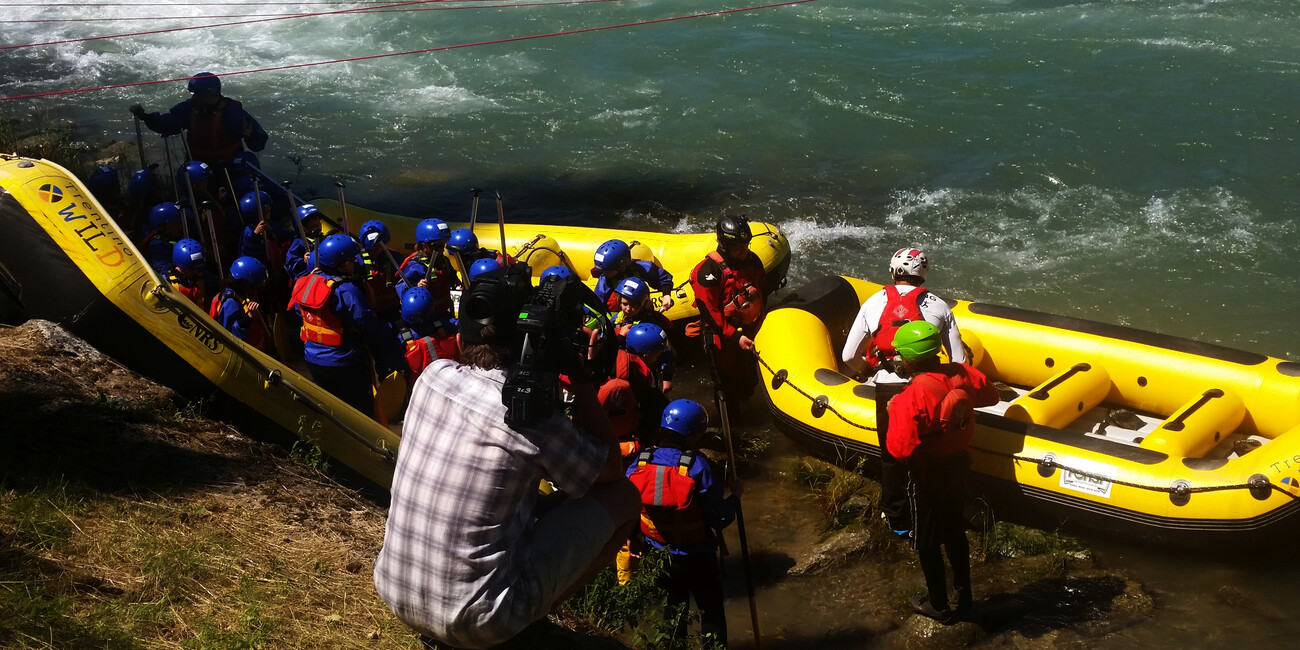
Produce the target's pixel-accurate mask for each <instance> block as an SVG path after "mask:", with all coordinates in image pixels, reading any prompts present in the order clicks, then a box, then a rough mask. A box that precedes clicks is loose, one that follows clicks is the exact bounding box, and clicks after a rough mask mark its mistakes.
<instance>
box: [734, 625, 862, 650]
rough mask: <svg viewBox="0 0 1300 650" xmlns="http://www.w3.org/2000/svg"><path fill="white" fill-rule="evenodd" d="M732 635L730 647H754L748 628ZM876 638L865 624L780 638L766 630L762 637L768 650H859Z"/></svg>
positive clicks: (735, 648)
mask: <svg viewBox="0 0 1300 650" xmlns="http://www.w3.org/2000/svg"><path fill="white" fill-rule="evenodd" d="M730 637H731V638H730V639H728V641H729V644H728V647H729V648H732V649H733V650H737V649H740V648H752V647H754V638H753V637H752V636H750V634H749V630H748V629H744V630H738V631H734V632H730ZM875 640H876V633H875V632H874V631H873V630H871V629H869V628H867V627H863V626H853V627H846V628H841V629H837V630H830V631H828V632H824V633H821V634H799V635H791V634H782V635H781V636H780V637H779V638H773V637H772V636H771V635H770V634H768V633H766V632H764V634H763V639H762V641H763V648H765V649H767V650H809V649H811V648H816V649H817V650H859V649H860V648H865V647H868V646H869V645H871V643H872V642H873V641H875Z"/></svg>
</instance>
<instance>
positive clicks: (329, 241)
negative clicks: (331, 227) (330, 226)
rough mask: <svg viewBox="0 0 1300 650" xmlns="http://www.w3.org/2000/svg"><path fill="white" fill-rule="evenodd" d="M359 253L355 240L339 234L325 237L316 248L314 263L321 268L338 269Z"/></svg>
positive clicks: (359, 249)
mask: <svg viewBox="0 0 1300 650" xmlns="http://www.w3.org/2000/svg"><path fill="white" fill-rule="evenodd" d="M360 253H361V247H360V246H357V242H356V240H355V239H352V238H351V237H349V236H347V235H343V234H339V233H335V234H333V235H330V236H329V237H326V238H325V240H324V241H322V242H321V243H320V246H319V247H317V248H316V261H317V262H319V263H320V265H321V266H326V267H329V268H331V269H338V268H339V267H341V266H343V263H344V262H346V261H348V260H350V259H353V258H355V257H356V256H357V255H358V254H360Z"/></svg>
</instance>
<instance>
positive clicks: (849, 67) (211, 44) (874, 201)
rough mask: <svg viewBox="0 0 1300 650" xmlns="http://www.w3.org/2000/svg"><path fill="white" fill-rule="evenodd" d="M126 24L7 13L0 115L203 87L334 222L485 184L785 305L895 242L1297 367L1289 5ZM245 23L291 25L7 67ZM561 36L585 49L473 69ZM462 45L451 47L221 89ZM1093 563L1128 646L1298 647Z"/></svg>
mask: <svg viewBox="0 0 1300 650" xmlns="http://www.w3.org/2000/svg"><path fill="white" fill-rule="evenodd" d="M131 1H132V2H135V4H128V3H124V2H105V1H100V0H92V1H90V2H84V3H78V4H75V5H74V4H55V3H22V2H17V1H15V0H0V8H3V9H4V10H5V11H4V12H3V15H2V16H0V20H4V21H5V23H4V29H3V31H0V46H5V47H6V49H0V69H2V70H3V72H4V73H3V75H0V97H12V96H18V95H29V94H37V93H47V92H54V91H60V90H70V89H79V88H88V87H98V86H106V85H115V84H131V83H135V82H141V81H149V80H156V79H171V78H176V77H183V76H187V75H189V74H193V73H195V72H199V71H202V70H209V71H212V72H216V73H218V74H225V75H227V76H225V77H224V78H223V82H224V88H223V90H224V91H225V94H227V95H229V96H231V97H234V98H237V99H240V100H241V101H243V102H244V105H245V107H246V108H247V109H248V110H249V111H250V112H251V113H252V114H253V115H255V116H256V117H257V118H258V119H259V120H260V121H261V123H262V124H263V126H264V127H265V128H266V129H267V130H268V131H269V132H270V133H271V141H270V144H269V145H268V147H267V149H266V150H265V151H264V152H262V153H261V159H262V162H263V166H264V167H265V168H267V169H268V171H270V172H272V173H273V174H276V175H278V176H281V177H289V178H296V179H297V185H296V187H299V188H309V189H310V188H315V189H316V190H317V191H318V192H320V193H322V194H328V195H332V193H333V183H334V181H336V180H342V181H345V182H346V183H347V186H348V199H349V202H351V203H354V204H359V205H365V206H367V207H373V208H378V209H382V210H386V211H391V212H398V213H402V214H409V215H412V216H438V217H441V218H444V219H448V220H464V219H466V218H467V217H468V213H469V206H470V196H471V195H470V191H469V190H470V188H472V187H482V188H487V189H489V190H498V191H500V192H501V193H502V195H503V196H504V197H505V199H506V205H507V219H509V220H512V221H519V222H523V221H536V222H556V221H559V222H567V223H576V224H583V225H611V226H612V225H618V226H623V227H640V228H646V229H654V230H680V231H702V230H705V229H707V228H709V227H710V225H711V224H712V222H713V220H714V219H716V217H717V216H718V215H719V214H721V213H723V212H744V213H747V214H748V215H749V216H750V218H751V219H758V220H764V221H772V222H775V223H778V224H780V225H781V227H782V228H783V229H784V230H785V231H786V232H787V233H788V234H789V236H790V239H791V242H792V245H793V249H794V252H793V263H792V265H791V270H790V282H791V284H792V285H794V286H797V285H799V284H802V283H803V282H806V281H808V280H810V279H812V278H815V277H818V276H820V275H822V274H825V273H839V274H845V275H853V276H858V277H868V278H872V279H877V280H879V279H881V278H883V277H884V271H885V267H886V265H887V260H888V257H889V255H890V254H891V253H892V252H893V251H894V250H895V249H897V248H899V247H901V246H905V245H915V246H919V247H921V248H922V249H924V250H925V251H926V252H927V253H928V254H929V256H930V259H931V265H932V272H931V278H930V285H932V289H934V290H935V291H937V292H939V293H940V294H942V295H950V296H955V297H961V298H967V299H974V300H982V301H987V302H995V303H1003V304H1010V305H1015V306H1019V307H1025V308H1029V309H1035V310H1040V311H1048V312H1054V313H1060V314H1066V315H1072V316H1081V317H1086V318H1090V319H1094V320H1101V321H1106V322H1113V323H1119V324H1123V325H1129V326H1134V327H1139V328H1143V329H1150V330H1155V331H1159V332H1163V333H1167V334H1172V335H1177V336H1184V337H1190V338H1194V339H1198V340H1202V341H1207V342H1214V343H1220V344H1224V345H1228V346H1230V347H1237V348H1243V349H1247V350H1251V351H1256V352H1263V353H1267V354H1271V355H1275V356H1280V357H1285V358H1291V359H1300V341H1297V338H1296V337H1295V326H1296V323H1297V322H1298V321H1300V288H1298V287H1300V283H1297V279H1300V260H1298V259H1297V257H1296V255H1295V251H1296V250H1297V249H1298V248H1300V228H1297V226H1296V217H1297V214H1298V213H1300V203H1298V202H1297V200H1296V195H1295V191H1296V187H1297V182H1296V181H1297V171H1296V169H1297V167H1296V165H1295V164H1294V160H1295V158H1296V154H1297V146H1296V137H1297V135H1298V134H1300V129H1298V128H1297V127H1298V126H1300V125H1298V124H1297V122H1298V121H1300V84H1298V83H1297V74H1300V12H1298V11H1297V10H1296V8H1295V5H1294V3H1292V2H1288V1H1286V0H1194V1H1193V0H1188V1H1178V0H1115V1H1109V2H1071V1H1066V0H976V1H969V2H965V1H963V2H957V1H951V0H949V1H938V2H928V1H927V2H921V1H909V0H881V1H877V2H860V1H855V2H850V1H847V0H820V1H816V2H808V3H803V4H796V5H788V6H778V7H771V8H766V9H761V10H754V11H738V12H734V13H727V14H720V15H711V16H703V17H698V18H691V19H683V20H670V21H665V20H663V19H667V18H675V17H680V16H686V15H691V14H701V13H706V12H715V11H720V10H727V9H743V8H746V7H749V6H751V5H750V4H749V3H746V2H737V1H736V0H707V1H705V2H696V3H678V2H667V1H664V0H623V1H604V2H591V1H589V2H567V3H564V2H496V1H478V2H439V3H421V4H406V5H401V6H390V5H378V4H377V3H335V2H316V3H309V2H303V3H282V4H276V3H267V2H247V3H240V2H233V1H232V2H228V3H218V2H212V3H193V4H185V3H172V2H166V1H164V2H149V3H143V2H141V1H140V0H131ZM390 4H391V5H395V4H396V3H390ZM359 8H369V9H371V11H368V12H350V13H333V14H329V15H314V16H301V17H287V16H283V14H289V13H320V12H339V11H344V10H348V9H359ZM381 9H382V10H381ZM252 14H266V16H262V17H263V18H285V19H282V20H272V21H266V22H258V23H253V24H241V25H230V26H224V27H210V28H204V29H192V30H185V31H162V32H159V33H152V34H143V35H136V36H130V37H119V38H105V39H98V40H89V41H76V42H66V43H61V44H51V45H36V46H31V47H9V46H21V45H29V44H38V43H48V42H52V41H67V40H72V39H84V38H88V37H93V36H104V35H114V34H126V33H135V32H151V31H155V30H169V29H175V28H181V27H192V26H198V25H210V24H215V23H231V22H239V21H246V20H251V19H253V18H250V17H249V16H250V15H252ZM272 14H274V15H272ZM216 16H232V17H224V18H218V17H216ZM233 16H239V17H233ZM85 19H99V20H98V21H86V20H85ZM103 19H115V20H113V21H111V22H109V21H104V20H103ZM23 21H28V22H23ZM648 21H659V22H648ZM613 25H626V26H625V27H621V28H617V29H599V30H595V28H601V27H607V26H613ZM578 30H595V31H581V32H579V33H567V34H564V35H556V36H545V37H539V38H530V39H526V40H509V41H508V42H497V43H492V42H493V41H502V40H507V39H520V38H521V37H527V36H542V35H547V34H560V33H566V32H575V31H578ZM475 44H478V45H475ZM457 45H472V46H468V47H458V48H455V49H443V50H439V51H431V52H425V53H420V54H410V55H402V56H392V57H386V58H377V59H368V60H359V61H352V62H346V63H334V64H329V65H315V66H307V67H298V68H292V69H283V70H278V71H267V72H256V73H250V74H240V75H229V74H228V73H231V72H239V71H248V70H260V69H264V68H271V67H279V66H286V65H297V64H308V63H314V62H322V61H333V60H339V59H348V58H354V57H361V56H368V55H377V54H387V53H398V52H407V51H415V50H428V49H431V48H445V47H447V46H457ZM186 96H187V94H186V93H185V92H184V82H171V83H164V84H156V85H145V86H137V87H128V88H118V89H109V90H100V91H95V92H84V93H71V94H60V95H51V96H46V97H38V98H30V99H19V100H7V101H0V117H16V116H20V115H23V114H26V113H30V112H43V113H48V114H49V115H52V116H54V117H59V118H64V117H66V118H70V119H73V120H75V121H76V123H77V124H79V125H80V127H79V128H81V129H82V130H83V131H88V132H91V133H97V134H98V133H107V134H108V136H109V137H112V138H116V139H118V140H125V141H133V140H134V138H135V132H134V124H133V122H132V120H131V116H130V115H129V113H128V112H127V111H126V106H127V105H128V104H130V103H132V102H134V101H141V102H143V103H144V104H145V105H146V107H148V108H149V109H150V110H163V109H165V108H167V107H168V106H170V105H171V104H173V103H175V102H177V101H179V100H181V99H183V98H185V97H186ZM146 144H147V145H148V148H149V149H148V152H147V154H146V155H147V156H148V157H150V158H152V161H151V162H161V160H162V148H161V143H160V141H159V140H158V139H157V138H156V137H153V136H148V137H147V143H146ZM132 162H133V163H134V162H136V161H134V160H133V161H132ZM128 171H129V170H128ZM788 507H792V508H793V507H795V505H794V504H790V505H789V506H788ZM1099 543H1100V544H1101V546H1100V550H1099V554H1100V556H1101V557H1102V558H1103V560H1104V561H1106V562H1108V563H1110V564H1112V565H1117V566H1124V567H1129V568H1132V570H1133V571H1135V572H1136V573H1138V574H1139V576H1140V577H1141V578H1142V579H1143V580H1145V581H1148V582H1149V583H1151V584H1152V585H1153V588H1154V589H1156V590H1157V591H1158V592H1159V594H1160V596H1159V598H1160V603H1161V609H1160V612H1161V613H1160V615H1158V616H1157V617H1156V618H1155V619H1153V620H1152V622H1151V623H1150V624H1149V626H1148V628H1149V629H1144V630H1139V631H1137V632H1135V633H1134V634H1135V635H1136V636H1134V637H1132V638H1128V639H1127V641H1129V642H1132V643H1135V644H1144V645H1145V644H1149V645H1157V646H1172V645H1186V644H1188V643H1193V642H1195V641H1196V640H1198V639H1199V640H1202V641H1203V640H1204V639H1207V638H1210V639H1213V638H1220V639H1222V638H1223V637H1218V636H1214V635H1209V636H1207V634H1208V632H1207V630H1210V629H1211V628H1212V629H1213V630H1222V629H1223V628H1222V625H1230V627H1231V629H1232V630H1234V633H1233V634H1234V637H1233V638H1241V639H1243V640H1254V641H1256V642H1263V643H1270V644H1276V643H1279V642H1280V641H1281V640H1282V639H1284V638H1286V637H1287V636H1290V635H1294V634H1295V633H1296V632H1300V624H1297V623H1293V622H1290V621H1287V620H1284V619H1278V618H1276V617H1274V618H1267V619H1266V620H1261V621H1258V622H1257V623H1255V622H1252V623H1251V624H1244V623H1242V622H1241V621H1240V620H1236V621H1223V620H1222V616H1221V615H1220V612H1219V611H1218V610H1217V609H1216V606H1215V601H1214V600H1213V599H1209V600H1206V596H1205V594H1206V593H1209V592H1211V591H1213V590H1214V589H1215V588H1217V586H1218V585H1221V584H1225V583H1228V584H1233V585H1237V586H1239V587H1241V588H1243V589H1246V590H1249V591H1250V592H1251V593H1253V594H1256V595H1258V596H1259V597H1261V598H1264V599H1267V598H1269V597H1270V595H1274V596H1276V595H1289V594H1293V593H1295V591H1296V590H1295V588H1294V586H1292V585H1293V583H1294V578H1295V577H1296V573H1297V572H1296V571H1295V569H1294V568H1293V567H1284V568H1283V570H1281V571H1273V570H1270V571H1267V572H1266V571H1261V570H1258V569H1242V570H1239V569H1234V568H1231V565H1227V566H1225V565H1223V564H1220V563H1219V562H1218V560H1217V559H1201V560H1197V561H1195V562H1194V563H1193V564H1192V565H1190V566H1189V565H1188V564H1187V563H1186V561H1181V560H1180V561H1178V562H1173V561H1170V560H1167V559H1165V558H1163V557H1161V555H1160V554H1159V553H1158V552H1153V551H1152V550H1151V549H1144V548H1133V547H1126V546H1118V547H1110V546H1107V545H1106V544H1104V543H1102V542H1099ZM826 588H827V589H831V588H839V587H832V586H831V585H829V584H828V585H827V586H826ZM742 608H743V606H739V605H738V607H737V611H740V610H741V609H742ZM745 625H746V621H745V619H744V618H743V617H742V618H739V619H738V620H737V621H736V622H735V627H736V629H737V630H739V631H741V632H738V633H736V634H734V635H733V636H736V637H737V638H738V637H739V636H741V634H742V633H743V630H744V629H745Z"/></svg>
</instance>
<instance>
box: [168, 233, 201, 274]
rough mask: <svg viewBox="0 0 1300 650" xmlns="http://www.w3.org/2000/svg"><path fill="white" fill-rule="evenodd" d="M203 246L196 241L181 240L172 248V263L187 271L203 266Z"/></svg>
mask: <svg viewBox="0 0 1300 650" xmlns="http://www.w3.org/2000/svg"><path fill="white" fill-rule="evenodd" d="M204 261H205V260H204V258H203V244H200V243H199V240H197V239H182V240H180V241H178V242H176V245H175V246H172V263H173V264H175V265H176V266H177V267H179V268H182V269H185V270H186V271H189V270H191V269H197V268H199V267H201V266H203V262H204Z"/></svg>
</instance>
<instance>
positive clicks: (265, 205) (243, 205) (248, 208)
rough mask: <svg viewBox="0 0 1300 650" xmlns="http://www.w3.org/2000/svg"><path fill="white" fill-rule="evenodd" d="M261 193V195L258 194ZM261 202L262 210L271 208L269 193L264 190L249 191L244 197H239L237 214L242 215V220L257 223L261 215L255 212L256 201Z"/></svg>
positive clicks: (265, 210)
mask: <svg viewBox="0 0 1300 650" xmlns="http://www.w3.org/2000/svg"><path fill="white" fill-rule="evenodd" d="M258 194H261V195H262V196H260V197H259V196H258ZM259 202H260V203H261V204H262V211H263V212H269V211H270V210H271V195H270V194H267V193H266V192H249V193H248V194H245V195H244V198H242V199H239V214H241V215H243V217H244V221H247V222H249V223H257V222H258V221H261V220H262V215H260V214H258V212H257V205H258V203H259Z"/></svg>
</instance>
